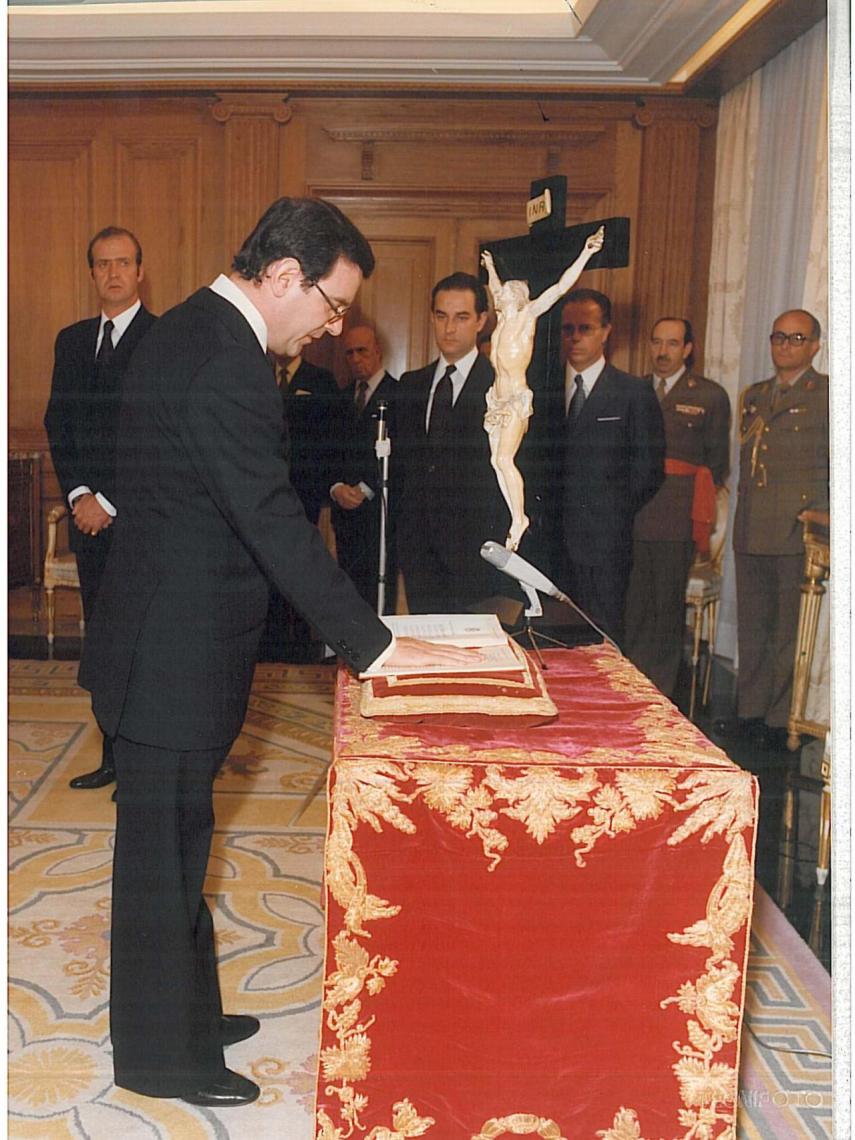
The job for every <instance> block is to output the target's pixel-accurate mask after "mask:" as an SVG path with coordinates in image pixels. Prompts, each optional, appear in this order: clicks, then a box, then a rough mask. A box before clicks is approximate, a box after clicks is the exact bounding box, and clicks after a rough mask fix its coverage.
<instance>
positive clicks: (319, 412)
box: [282, 360, 345, 523]
mask: <svg viewBox="0 0 855 1140" xmlns="http://www.w3.org/2000/svg"><path fill="white" fill-rule="evenodd" d="M282 399H283V402H284V406H285V423H286V425H287V448H286V454H287V456H288V464H289V468H290V472H291V485H292V487H293V488H294V490H295V491H296V492H297V494H298V495H299V497H300V502H301V503H302V504H303V508H304V510H305V512H306V514H307V515H308V517H309V520H310V521H311V522H313V523H316V522H317V521H318V515H319V514H320V510H321V507H322V506H323V505H324V504H325V503H327V502H328V501H329V491H330V487H331V486H332V484H333V482H335V478H336V475H335V469H336V465H337V460H338V449H339V436H340V433H341V430H342V420H343V416H344V414H345V413H344V412H343V404H342V394H341V391H340V389H339V387H338V384H336V382H335V377H334V376H333V374H332V372H330V371H329V370H328V369H327V368H321V367H319V366H318V365H317V364H311V363H310V362H309V361H308V360H302V361H301V362H300V366H299V368H298V369H297V371H296V372H295V373H294V376H293V378H292V380H291V383H290V384H283V385H282Z"/></svg>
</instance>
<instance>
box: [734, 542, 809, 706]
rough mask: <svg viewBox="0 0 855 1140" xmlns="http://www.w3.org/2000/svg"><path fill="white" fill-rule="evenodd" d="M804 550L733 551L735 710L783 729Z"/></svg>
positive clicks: (797, 617)
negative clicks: (736, 646) (736, 651)
mask: <svg viewBox="0 0 855 1140" xmlns="http://www.w3.org/2000/svg"><path fill="white" fill-rule="evenodd" d="M804 561H805V560H804V555H803V554H737V555H736V605H737V632H738V640H739V673H738V675H737V681H736V703H737V713H738V715H739V716H740V717H742V718H743V719H746V720H747V719H750V718H754V717H760V718H762V719H763V720H765V722H766V724H767V725H769V727H770V728H786V725H787V718H788V717H789V715H790V695H791V693H792V687H793V656H794V653H795V648H796V633H797V631H798V624H799V602H800V598H801V584H802V580H803V578H804Z"/></svg>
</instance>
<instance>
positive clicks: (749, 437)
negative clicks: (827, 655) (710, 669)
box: [733, 368, 828, 728]
mask: <svg viewBox="0 0 855 1140" xmlns="http://www.w3.org/2000/svg"><path fill="white" fill-rule="evenodd" d="M777 387H778V385H777V381H776V380H775V378H772V379H771V380H763V381H761V382H760V383H758V384H752V385H751V387H750V388H747V389H746V390H745V392H743V394H742V399H741V401H740V409H739V431H740V447H741V450H740V470H739V501H738V503H737V508H736V519H735V521H734V527H733V550H734V554H735V555H736V598H737V606H738V633H739V677H738V682H737V711H738V714H739V716H740V717H741V718H743V719H752V718H762V719H764V720H765V722H766V724H767V725H768V726H769V727H770V728H783V727H785V726H786V723H787V717H788V715H789V708H790V693H791V689H792V679H793V653H794V649H795V640H796V631H797V628H798V612H799V595H800V588H801V583H802V578H803V573H804V545H803V542H802V524H801V523H800V522H799V520H798V514H799V512H800V511H803V510H805V508H807V507H814V508H818V509H827V507H828V377H827V376H823V375H821V374H820V373H819V372H816V371H815V370H814V369H813V368H808V369H806V371H804V372H803V373H802V375H801V376H800V377H799V378H798V379H797V380H796V382H795V383H794V384H793V385H791V386H790V387H789V388H787V389H781V390H779V392H778V394H777V395H776V388H777Z"/></svg>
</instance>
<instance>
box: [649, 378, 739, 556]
mask: <svg viewBox="0 0 855 1140" xmlns="http://www.w3.org/2000/svg"><path fill="white" fill-rule="evenodd" d="M644 379H645V381H646V382H647V383H648V384H649V385H650V387H651V389H652V390H653V393H654V395H655V394H656V389H655V377H653V376H645V378H644ZM659 406H660V408H661V409H662V418H663V420H664V422H665V455H666V458H669V459H682V460H684V461H685V462H687V463H692V464H694V465H695V466H703V467H709V469H710V470H711V472H712V477H713V482H714V483H715V485H716V486H717V487H720V486H721V485H722V484H723V483H724V481H725V479H726V478H727V473H728V468H729V465H730V400H729V399H728V397H727V392H725V390H724V388H722V386H721V385H720V384H716V383H715V381H714V380H707V379H706V378H705V377H703V376H698V375H695V374H690V373H689V372H684V373H683V375H682V376H681V377H680V379H679V380H678V381H677V383H676V384H675V385H674V386H673V388H672V389H671V391H670V392H669V393H668V395H667V396H666V397H665V399H664V400H663V401H662V403H661V404H660V405H659ZM694 489H695V480H694V477H693V476H691V475H666V476H665V482H664V483H663V484H662V486H661V487H660V488H659V490H658V491H657V492H656V494H655V495H654V496H653V498H652V499H651V500H650V502H649V503H646V504H645V505H644V506H643V507H642V508H641V510H640V511H639V512H638V514H637V515H636V516H635V525H634V527H633V533H634V536H635V538H636V539H639V540H641V541H643V542H691V541H692V497H693V495H694Z"/></svg>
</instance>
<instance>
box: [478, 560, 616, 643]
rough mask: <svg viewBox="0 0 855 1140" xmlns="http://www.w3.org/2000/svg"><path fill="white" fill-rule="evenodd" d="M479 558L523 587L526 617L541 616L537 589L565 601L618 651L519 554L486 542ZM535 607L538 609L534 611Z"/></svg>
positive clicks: (608, 640) (607, 639) (563, 595)
mask: <svg viewBox="0 0 855 1140" xmlns="http://www.w3.org/2000/svg"><path fill="white" fill-rule="evenodd" d="M481 557H482V558H483V559H484V561H485V562H489V563H490V565H491V566H495V567H496V569H497V570H501V571H502V573H503V574H507V575H508V577H509V578H514V579H515V580H516V581H517V582H519V584H520V585H521V586H522V588H523V590H524V592H525V594H526V596H527V597H528V599H529V602H531V604H532V605H531V608H530V609H528V610H526V614H527V615H528V614H530V615H531V616H532V617H540V615H541V614H542V613H543V610H542V609H541V608H540V604H539V601H538V598H537V595H536V594H535V593H534V591H535V590H540V592H541V593H542V594H547V595H548V596H549V597H550V598H557V599H558V601H559V602H566V603H567V605H568V606H570V607H571V609H574V610H575V611H576V613H577V614H579V615H580V616H581V617H583V618H584V619H585V621H586V622H587V623H588V624H589V625H590V626H593V628H594V629H595V630H596V631H597V633H598V634H600V636H601V637H602V638H603V640H604V641H607V642H608V643H609V645H613V646H614V647H615V649H616V650H617V651H618V653H620V652H621V648H620V646H619V645H618V643H617V642H616V641H615V640H614V639H613V638H611V637H609V635H608V634H607V633H606V631H605V630H604V629H600V627H599V626H598V625H597V623H596V622H595V621H594V619H593V618H592V617H589V615H588V614H586V613H585V611H584V610H583V609H581V608H580V607H579V606H577V605H576V603H575V602H574V601H573V599H572V598H568V597H567V595H566V594H565V593H563V592H562V591H561V590H559V589H558V587H557V586H556V585H555V583H554V582H550V580H549V579H548V578H547V577H546V575H545V574H541V572H540V571H539V570H538V568H537V567H536V566H532V564H531V563H530V562H526V560H525V559H524V558H520V556H519V555H518V554H514V553H513V551H511V550H508V549H507V548H506V547H504V546H499V544H498V542H485V543H484V545H483V546H482V547H481ZM535 607H537V608H535Z"/></svg>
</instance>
